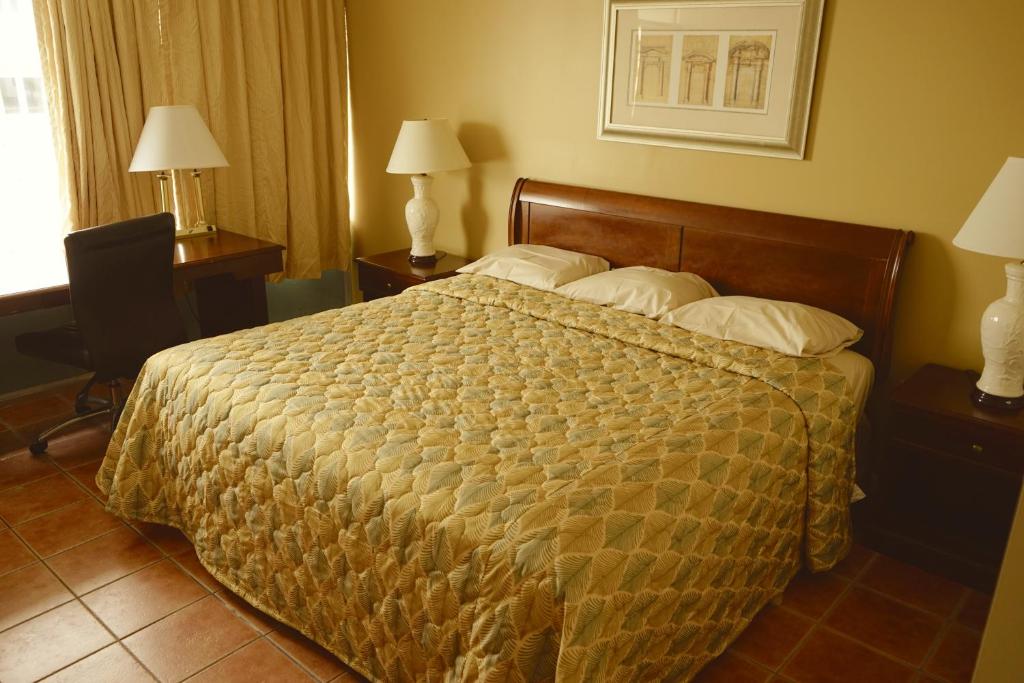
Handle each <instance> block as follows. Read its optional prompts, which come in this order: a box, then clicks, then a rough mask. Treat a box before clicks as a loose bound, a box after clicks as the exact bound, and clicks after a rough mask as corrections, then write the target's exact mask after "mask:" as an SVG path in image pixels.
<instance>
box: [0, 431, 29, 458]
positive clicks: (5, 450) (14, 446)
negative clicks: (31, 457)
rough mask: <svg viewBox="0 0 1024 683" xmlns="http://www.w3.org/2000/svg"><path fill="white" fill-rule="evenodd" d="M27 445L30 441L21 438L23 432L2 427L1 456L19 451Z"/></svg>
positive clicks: (0, 438)
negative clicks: (19, 432)
mask: <svg viewBox="0 0 1024 683" xmlns="http://www.w3.org/2000/svg"><path fill="white" fill-rule="evenodd" d="M27 445H28V442H26V441H25V439H23V438H21V434H18V433H17V432H12V431H11V430H9V429H0V456H3V455H8V454H11V453H14V452H15V451H19V450H21V449H22V448H25V447H26V446H27Z"/></svg>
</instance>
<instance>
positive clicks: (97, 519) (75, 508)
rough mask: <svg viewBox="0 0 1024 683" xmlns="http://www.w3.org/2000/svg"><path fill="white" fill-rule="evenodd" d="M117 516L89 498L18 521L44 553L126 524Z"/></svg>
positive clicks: (20, 529)
mask: <svg viewBox="0 0 1024 683" xmlns="http://www.w3.org/2000/svg"><path fill="white" fill-rule="evenodd" d="M123 526H124V524H123V523H122V522H121V520H119V519H118V518H117V517H114V516H113V515H112V514H110V513H109V512H107V511H106V510H104V509H103V508H102V507H100V505H99V503H97V502H96V501H95V500H93V499H91V498H89V499H86V500H82V501H79V502H77V503H72V504H71V505H68V506H66V507H62V508H60V509H59V510H55V511H53V512H49V513H47V514H45V515H43V516H42V517H36V518H35V519H33V520H31V521H28V522H25V523H24V524H21V525H19V526H18V527H17V528H18V533H19V534H21V537H22V538H24V539H25V541H26V542H27V543H28V544H29V545H30V546H31V547H32V549H33V550H35V551H36V552H37V553H39V555H40V556H42V557H49V556H50V555H55V554H57V553H59V552H61V551H62V550H67V549H68V548H71V547H74V546H76V545H80V544H82V543H85V542H86V541H90V540H92V539H94V538H96V537H97V536H100V535H102V534H105V533H107V532H108V531H111V530H113V529H117V528H119V527H123Z"/></svg>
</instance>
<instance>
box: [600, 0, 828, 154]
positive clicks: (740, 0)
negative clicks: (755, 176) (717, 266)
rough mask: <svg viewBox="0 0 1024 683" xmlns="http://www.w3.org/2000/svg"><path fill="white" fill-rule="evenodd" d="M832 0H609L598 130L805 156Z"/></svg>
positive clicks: (678, 143)
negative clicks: (828, 6)
mask: <svg viewBox="0 0 1024 683" xmlns="http://www.w3.org/2000/svg"><path fill="white" fill-rule="evenodd" d="M824 4H825V0H605V21H604V38H603V41H602V42H603V47H602V56H601V87H600V103H599V107H598V109H599V114H598V127H597V137H598V138H599V139H601V140H613V141H617V142H632V143H639V144H646V145H662V146H667V147H685V148H689V149H701V150H709V151H716V152H731V153H736V154H753V155H758V156H773V157H783V158H789V159H803V158H804V153H805V148H806V141H807V129H808V124H809V121H810V114H811V99H812V95H813V89H814V76H815V70H816V67H817V58H818V46H819V41H820V37H821V23H822V15H823V13H824Z"/></svg>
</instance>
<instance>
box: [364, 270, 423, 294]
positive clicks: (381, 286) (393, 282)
mask: <svg viewBox="0 0 1024 683" xmlns="http://www.w3.org/2000/svg"><path fill="white" fill-rule="evenodd" d="M410 286H411V283H408V282H405V281H403V280H401V279H399V278H397V277H395V276H394V275H392V274H391V273H385V272H381V271H379V270H377V269H376V268H371V267H368V266H364V265H362V264H360V266H359V289H361V290H362V291H363V292H372V293H374V294H375V295H377V296H391V295H393V294H398V293H399V292H402V291H404V290H405V289H407V288H408V287H410Z"/></svg>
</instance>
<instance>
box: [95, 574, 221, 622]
mask: <svg viewBox="0 0 1024 683" xmlns="http://www.w3.org/2000/svg"><path fill="white" fill-rule="evenodd" d="M206 595H209V593H208V592H207V591H206V590H205V589H204V588H203V587H202V586H200V585H199V584H198V583H196V581H195V580H194V579H193V578H192V577H191V576H189V575H188V574H186V573H185V572H184V571H182V570H181V569H179V568H178V566H177V565H176V564H174V563H173V562H171V561H170V560H163V561H161V562H158V563H157V564H154V565H151V566H149V567H146V568H145V569H141V570H139V571H137V572H135V573H134V574H129V575H128V576H126V577H124V578H123V579H118V580H117V581H115V582H113V583H110V584H107V585H106V586H104V587H103V588H99V589H97V590H95V591H93V592H92V593H88V594H86V595H84V596H83V597H82V602H84V603H85V604H86V606H88V607H89V609H91V610H92V611H93V613H94V614H95V615H96V616H97V617H99V619H100V621H102V622H103V623H104V624H106V625H107V627H108V628H109V629H110V630H111V631H113V632H114V635H116V636H117V637H119V638H123V637H125V636H127V635H128V634H130V633H134V632H135V631H137V630H139V629H140V628H142V627H144V626H148V625H150V624H152V623H153V622H154V621H157V620H158V619H162V618H163V617H165V616H167V615H168V614H170V613H171V612H174V611H175V610H177V609H180V608H182V607H184V606H185V605H188V604H190V603H193V602H195V601H196V600H199V599H200V598H202V597H203V596H206Z"/></svg>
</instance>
